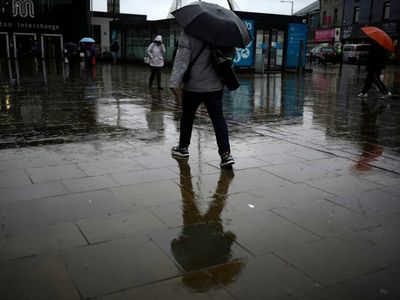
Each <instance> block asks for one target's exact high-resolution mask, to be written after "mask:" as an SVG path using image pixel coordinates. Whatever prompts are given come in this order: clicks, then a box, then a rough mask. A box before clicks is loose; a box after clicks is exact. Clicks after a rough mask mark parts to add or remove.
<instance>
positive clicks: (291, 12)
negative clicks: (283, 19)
mask: <svg viewBox="0 0 400 300" xmlns="http://www.w3.org/2000/svg"><path fill="white" fill-rule="evenodd" d="M281 2H282V3H291V4H292V9H291V11H290V15H291V16H293V2H294V1H285V0H281Z"/></svg>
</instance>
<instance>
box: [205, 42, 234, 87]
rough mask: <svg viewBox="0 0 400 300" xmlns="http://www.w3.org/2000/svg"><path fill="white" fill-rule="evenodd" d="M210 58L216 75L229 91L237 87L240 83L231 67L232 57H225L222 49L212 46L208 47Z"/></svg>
mask: <svg viewBox="0 0 400 300" xmlns="http://www.w3.org/2000/svg"><path fill="white" fill-rule="evenodd" d="M210 60H211V64H212V65H213V67H214V69H215V71H216V73H217V75H218V77H219V78H220V79H221V80H222V82H223V83H224V84H225V85H226V87H227V88H228V89H229V90H230V91H234V90H236V89H238V88H239V86H240V83H239V79H238V78H237V76H236V73H235V70H234V69H233V61H232V59H231V58H230V57H227V56H226V55H225V54H224V52H223V51H222V49H220V48H216V47H212V48H210Z"/></svg>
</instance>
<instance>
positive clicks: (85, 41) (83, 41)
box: [80, 37, 95, 43]
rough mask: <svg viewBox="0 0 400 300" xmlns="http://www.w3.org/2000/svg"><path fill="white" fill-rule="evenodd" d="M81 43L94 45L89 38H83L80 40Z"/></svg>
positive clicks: (92, 40)
mask: <svg viewBox="0 0 400 300" xmlns="http://www.w3.org/2000/svg"><path fill="white" fill-rule="evenodd" d="M80 42H81V43H94V42H95V40H94V39H92V38H91V37H84V38H82V39H81V40H80Z"/></svg>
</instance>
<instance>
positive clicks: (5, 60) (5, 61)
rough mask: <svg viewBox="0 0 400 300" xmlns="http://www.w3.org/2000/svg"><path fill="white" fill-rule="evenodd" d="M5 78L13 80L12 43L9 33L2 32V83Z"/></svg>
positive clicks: (0, 62) (0, 45) (0, 55)
mask: <svg viewBox="0 0 400 300" xmlns="http://www.w3.org/2000/svg"><path fill="white" fill-rule="evenodd" d="M7 74H8V75H7ZM3 77H4V78H6V77H9V78H10V80H12V70H11V62H10V42H9V39H8V33H7V32H0V81H1V80H2V78H3Z"/></svg>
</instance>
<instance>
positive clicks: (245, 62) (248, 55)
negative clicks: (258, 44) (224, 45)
mask: <svg viewBox="0 0 400 300" xmlns="http://www.w3.org/2000/svg"><path fill="white" fill-rule="evenodd" d="M243 22H244V24H246V27H247V29H248V31H249V33H250V37H251V39H252V40H251V42H250V43H249V44H248V45H247V47H246V48H244V49H243V48H236V55H235V59H234V60H233V64H234V66H235V67H251V66H252V65H253V53H254V20H243Z"/></svg>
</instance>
